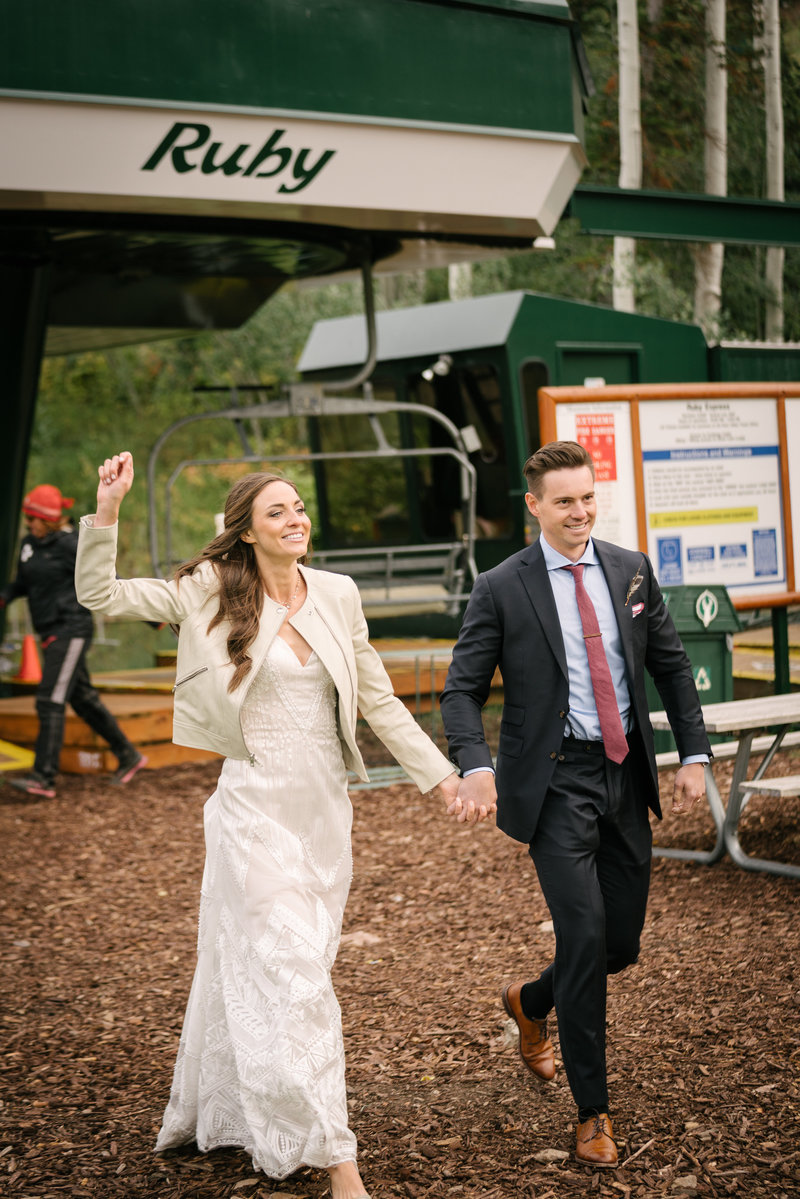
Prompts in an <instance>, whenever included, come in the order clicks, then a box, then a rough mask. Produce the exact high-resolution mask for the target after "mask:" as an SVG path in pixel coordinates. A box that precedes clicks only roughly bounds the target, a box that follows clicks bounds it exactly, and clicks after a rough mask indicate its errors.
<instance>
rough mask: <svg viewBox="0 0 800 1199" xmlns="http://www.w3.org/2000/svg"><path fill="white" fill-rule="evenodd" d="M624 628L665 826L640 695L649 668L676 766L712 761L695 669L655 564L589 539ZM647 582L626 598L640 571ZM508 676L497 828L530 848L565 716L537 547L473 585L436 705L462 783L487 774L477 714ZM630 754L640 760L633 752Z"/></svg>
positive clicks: (650, 775) (552, 613)
mask: <svg viewBox="0 0 800 1199" xmlns="http://www.w3.org/2000/svg"><path fill="white" fill-rule="evenodd" d="M594 546H595V549H596V551H597V557H598V559H599V561H600V565H601V567H602V570H603V573H604V575H605V577H606V580H607V582H608V589H609V592H610V595H611V601H612V604H613V606H614V611H615V613H616V617H617V624H618V625H619V630H620V635H621V639H622V651H623V654H624V658H625V673H626V676H627V682H628V687H629V688H630V694H631V703H632V718H633V729H632V731H633V732H634V734H638V737H637V736H634V743H635V742H636V741H637V740H638V741H639V742H640V746H639V748H640V751H641V752H639V753H636V760H637V761H638V762H639V763H640V764H641V765H640V774H641V789H642V799H643V802H646V803H647V804H648V805H649V807H650V808H652V810H653V811H654V812H655V813H656V815H657V816H658V817H659V818H660V817H661V806H660V804H659V799H658V772H657V768H656V760H655V748H654V744H653V730H652V728H651V725H650V719H649V712H648V705H647V699H646V695H645V675H644V672H645V670H647V671H648V672H649V673H650V674H651V675H652V676H653V680H654V682H655V685H656V688H657V690H658V693H659V695H660V696H661V699H662V702H663V704H664V708H665V710H666V712H667V715H668V716H669V720H670V725H671V727H672V731H673V734H674V736H675V741H676V744H677V746H678V752H679V753H680V755H681V757H682V758H684V757H688V756H689V755H691V754H708V755H709V756H711V747H710V745H709V741H708V737H707V735H706V731H705V727H704V725H703V717H702V711H701V707H700V701H699V699H698V695H697V688H696V686H695V682H694V678H693V676H692V668H691V663H690V662H689V659H688V657H687V655H686V651H685V650H684V648H683V645H682V643H681V640H680V638H679V637H678V634H677V632H676V629H675V625H674V624H673V621H672V618H671V616H670V615H669V612H668V611H667V608H666V605H665V603H664V599H663V596H662V594H661V591H660V589H659V586H658V582H657V581H656V578H655V575H654V573H653V567H652V564H651V562H650V560H649V558H647V556H646V555H645V556H643V555H642V554H641V552H640V551H638V550H636V551H634V550H626V549H622V548H621V547H620V546H616V545H612V544H611V543H610V542H607V541H597V540H595V541H594ZM637 571H638V573H639V574H641V575H642V582H641V583H640V584H639V586H638V588H637V589H636V591H634V592H633V594H632V595H631V597H630V599H629V600H628V603H627V604H626V602H625V601H626V598H627V596H628V590H629V588H630V585H631V582H632V580H633V578H634V576H635V575H636V573H637ZM497 667H499V668H500V672H501V674H502V677H503V713H502V719H501V724H500V739H499V744H498V754H497V793H498V801H497V824H498V827H499V828H501V829H502V830H503V831H504V832H506V833H508V834H509V836H511V837H513V838H515V840H517V841H523V842H529V841H530V840H531V838H532V837H533V834H534V831H535V829H536V823H537V820H538V818H539V813H540V811H541V808H542V804H543V802H544V798H545V795H546V793H547V789H548V786H549V784H550V779H551V777H552V774H553V771H554V770H555V767H556V762H557V760H558V753H559V748H560V745H561V740H562V737H563V735H564V727H565V722H566V718H567V715H568V713H569V677H568V672H567V658H566V653H565V650H564V642H563V639H562V636H561V626H560V623H559V619H558V612H557V609H556V604H555V600H554V599H553V591H552V588H551V586H550V581H549V579H548V577H547V567H546V565H545V561H544V555H543V554H542V550H541V546H540V544H539V542H538V541H536V542H535V543H534V544H533V545H531V546H528V547H526V548H525V549H524V550H520V552H519V553H517V554H513V555H512V556H511V557H510V558H507V559H506V561H505V562H502V563H500V565H499V566H495V567H494V568H493V569H492V570H488V571H486V572H485V573H484V574H481V575H479V576H478V578H477V579H476V581H475V585H474V587H473V589H472V594H471V595H470V599H469V603H468V604H467V609H466V612H465V614H464V621H463V624H462V626H461V632H460V633H459V637H458V641H457V643H456V646H455V649H454V651H453V661H452V664H451V666H450V669H449V671H448V674H447V681H446V683H445V687H444V691H443V692H442V695H441V698H440V705H441V712H442V720H443V722H444V729H445V734H446V736H447V741H448V747H449V751H450V757H451V759H452V761H453V762H454V763H455V764H456V766H457V767H458V769H459V770H460V771H461V773H462V774H463V773H464V771H466V770H470V769H472V768H473V767H475V766H491V765H492V755H491V751H490V749H489V746H488V744H487V742H486V737H485V734H484V729H483V721H482V717H481V709H482V708H483V705H484V704H485V703H486V700H487V698H488V695H489V690H490V687H491V683H492V678H493V676H494V673H495V669H496V668H497ZM632 752H635V748H634V750H633V751H632Z"/></svg>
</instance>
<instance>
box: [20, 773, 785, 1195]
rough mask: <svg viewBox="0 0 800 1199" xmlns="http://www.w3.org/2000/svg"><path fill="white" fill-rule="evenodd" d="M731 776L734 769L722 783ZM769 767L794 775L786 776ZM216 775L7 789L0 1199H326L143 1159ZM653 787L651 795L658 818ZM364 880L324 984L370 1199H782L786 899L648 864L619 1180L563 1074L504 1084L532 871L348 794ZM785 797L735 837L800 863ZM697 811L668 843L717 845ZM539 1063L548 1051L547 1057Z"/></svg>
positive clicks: (616, 1019) (226, 1172)
mask: <svg viewBox="0 0 800 1199" xmlns="http://www.w3.org/2000/svg"><path fill="white" fill-rule="evenodd" d="M716 769H717V770H718V771H719V772H720V773H721V774H722V775H725V774H726V773H727V774H728V776H729V772H730V764H727V765H726V764H725V763H722V764H720V765H718V766H717V768H716ZM772 769H773V771H775V772H783V773H792V772H797V771H798V769H800V757H798V755H797V754H796V753H795V755H794V757H793V755H792V754H791V753H786V754H783V755H782V756H781V757H780V758H779V759H776V761H775V762H774V763H773V767H772ZM217 772H218V767H217V766H216V764H214V763H212V764H209V765H203V766H192V767H186V766H183V767H171V768H166V769H163V770H160V771H153V772H144V773H143V774H141V775H139V776H137V778H136V780H135V781H134V783H132V784H131V785H130V786H129V787H127V788H114V787H109V786H108V785H107V783H106V781H105V780H103V779H100V778H97V777H93V776H84V777H63V778H62V779H61V780H60V783H59V790H58V797H57V799H56V800H53V801H46V802H40V803H32V802H30V801H27V800H25V799H24V798H23V797H21V796H18V795H17V793H16V792H12V790H11V788H9V787H7V786H3V785H2V784H0V846H1V847H2V849H1V850H0V852H1V853H2V861H3V865H2V906H3V910H2V919H1V920H0V923H1V924H2V950H1V952H2V974H0V1012H1V1019H2V1028H1V1029H0V1036H1V1037H2V1041H1V1042H0V1051H1V1052H2V1070H3V1074H2V1083H1V1086H2V1092H1V1094H2V1107H1V1108H0V1194H2V1195H4V1196H5V1195H7V1196H9V1199H54V1197H56V1196H100V1197H102V1199H105V1197H107V1196H108V1197H112V1196H113V1197H117V1196H119V1197H120V1199H126V1197H128V1196H130V1197H132V1199H133V1197H135V1196H139V1195H147V1196H160V1197H163V1199H189V1197H192V1199H222V1197H227V1196H243V1197H244V1199H250V1197H252V1199H267V1196H270V1195H274V1194H280V1195H287V1196H294V1197H296V1199H299V1197H300V1196H308V1197H310V1199H317V1197H319V1196H322V1195H323V1194H324V1193H325V1191H326V1188H327V1175H326V1174H324V1172H321V1171H315V1170H302V1171H300V1172H299V1173H297V1174H295V1175H293V1176H292V1177H291V1178H290V1179H287V1180H285V1181H283V1182H280V1183H278V1182H272V1181H270V1180H269V1179H266V1178H265V1177H264V1175H263V1174H258V1173H256V1172H254V1170H253V1168H252V1164H251V1163H250V1161H249V1159H248V1158H247V1156H246V1155H245V1154H243V1153H242V1152H240V1151H238V1150H235V1149H231V1150H224V1151H217V1152H214V1153H211V1154H209V1155H202V1154H199V1153H198V1152H197V1150H196V1148H195V1147H194V1146H187V1147H185V1148H183V1149H180V1150H175V1151H172V1152H169V1153H167V1154H165V1155H163V1156H155V1155H154V1154H153V1152H152V1147H153V1142H154V1139H155V1135H156V1132H157V1129H158V1126H159V1123H160V1116H161V1112H162V1110H163V1107H164V1105H165V1102H166V1099H167V1095H168V1091H169V1085H170V1079H171V1073H172V1065H173V1061H174V1057H175V1052H176V1048H177V1041H178V1035H179V1031H180V1025H181V1021H182V1017H183V1009H184V1004H185V1001H186V997H187V994H188V990H189V984H190V980H191V975H192V970H193V963H194V952H195V934H196V912H197V898H198V891H199V886H200V877H201V871H202V861H203V846H202V803H203V800H204V799H205V798H206V797H207V796H208V795H209V794H210V792H211V791H212V790H213V788H214V784H215V779H216V775H217ZM671 780H672V776H671V775H669V774H664V776H663V794H664V798H665V800H667V798H668V796H669V794H670V790H671ZM353 800H354V805H355V808H356V819H355V830H354V851H355V879H354V883H353V890H352V894H351V899H350V903H349V906H348V909H347V913H346V918H345V929H344V937H343V943H342V949H341V952H340V955H339V959H338V962H337V965H336V973H335V982H336V989H337V994H338V996H339V999H340V1002H341V1004H342V1008H343V1014H344V1026H345V1037H346V1047H347V1054H348V1080H349V1095H350V1102H351V1117H352V1126H353V1128H354V1130H355V1132H356V1134H357V1136H358V1139H359V1144H360V1159H361V1168H362V1174H363V1176H364V1178H365V1181H366V1182H367V1186H368V1188H369V1190H370V1192H371V1193H372V1195H373V1199H390V1197H391V1199H394V1197H398V1199H419V1197H422V1196H431V1197H433V1199H439V1197H441V1199H444V1197H445V1196H457V1197H459V1199H476V1197H478V1196H480V1197H481V1199H500V1197H502V1199H505V1197H507V1196H522V1197H526V1199H562V1197H564V1199H572V1197H577V1196H585V1195H596V1196H604V1197H608V1196H615V1197H619V1196H620V1195H623V1196H625V1197H626V1199H627V1197H628V1196H676V1195H695V1194H696V1195H699V1196H724V1195H737V1196H748V1197H750V1196H758V1195H769V1196H775V1197H776V1199H795V1197H796V1196H798V1195H800V1081H799V1074H798V1066H800V980H799V979H798V972H797V961H798V948H799V947H800V908H799V906H798V905H799V903H800V884H799V883H798V882H796V881H792V880H789V879H784V878H778V877H774V876H768V875H765V874H753V873H748V872H746V871H743V870H741V869H739V868H738V867H736V866H734V865H733V864H732V863H731V862H730V861H729V860H726V861H723V862H722V863H720V864H718V865H716V866H714V867H711V868H709V867H704V866H698V865H695V864H692V863H687V862H683V861H676V860H672V859H666V858H657V859H656V860H655V862H654V867H653V883H652V896H651V902H650V908H649V915H648V922H647V927H646V930H645V935H644V942H643V949H642V956H641V959H640V962H639V964H638V965H637V966H635V967H633V968H632V969H630V970H628V971H627V972H626V973H625V974H623V975H621V976H620V977H618V978H615V979H612V980H611V984H610V1002H609V1040H610V1053H609V1066H610V1071H611V1087H612V1095H613V1116H614V1122H615V1127H616V1130H617V1133H618V1138H619V1141H620V1150H621V1161H622V1166H621V1168H620V1169H619V1170H617V1171H616V1172H609V1171H606V1172H593V1171H592V1170H590V1169H586V1168H583V1167H580V1166H578V1165H577V1164H576V1163H575V1161H574V1160H573V1158H572V1149H573V1145H574V1109H573V1106H572V1102H571V1099H570V1096H569V1092H568V1089H567V1086H566V1082H565V1080H564V1077H563V1071H559V1074H558V1075H557V1077H556V1080H555V1082H554V1083H551V1084H539V1083H537V1082H536V1080H534V1079H533V1078H532V1076H530V1075H528V1074H526V1072H525V1071H524V1069H523V1068H522V1066H521V1063H520V1062H519V1059H518V1056H517V1051H516V1043H515V1040H514V1038H513V1037H511V1036H510V1035H509V1030H508V1028H507V1019H506V1017H505V1014H504V1012H503V1010H502V1008H501V1006H500V1003H499V994H500V991H501V989H502V987H503V985H504V984H505V983H506V982H508V981H511V980H514V979H517V978H521V977H527V976H530V975H532V974H534V973H535V972H537V971H538V969H539V968H540V966H541V965H542V964H543V963H545V962H546V961H547V960H548V958H549V956H550V955H551V952H552V948H553V936H552V932H551V930H550V927H549V924H548V913H547V910H546V908H545V905H544V902H543V900H542V897H541V893H540V891H539V889H538V886H537V884H536V881H535V875H534V872H533V867H532V866H531V864H530V862H529V859H528V857H527V853H526V850H525V848H524V847H523V846H519V845H517V844H515V843H514V842H512V841H510V840H509V839H508V838H506V837H505V836H503V834H501V833H499V832H498V831H497V830H496V829H495V828H493V827H490V826H487V825H483V826H479V827H477V828H465V827H463V826H462V827H456V826H455V825H452V824H451V823H450V822H449V821H447V820H446V819H445V818H444V817H443V815H442V814H441V811H440V809H439V807H438V806H437V805H436V804H432V803H431V802H430V801H426V800H425V799H423V798H422V797H421V796H420V795H419V793H418V792H417V790H416V788H414V787H412V786H409V785H399V786H393V787H386V788H384V789H382V790H375V791H360V792H354V793H353ZM799 807H800V805H798V802H797V801H783V802H781V801H778V800H775V801H772V800H763V799H759V800H754V801H753V803H752V804H751V806H750V808H749V809H748V811H747V813H746V816H745V819H744V824H743V828H744V833H743V842H744V844H745V846H746V848H747V849H748V850H749V851H750V852H753V853H756V854H758V855H759V856H761V857H770V858H782V859H783V860H787V861H800V823H799V822H798V819H797V817H798V808H799ZM711 833H712V823H711V819H710V816H709V814H708V811H707V809H706V808H705V807H703V809H702V810H697V812H696V813H692V814H691V815H690V816H688V817H683V818H678V817H672V816H667V818H666V819H665V821H664V822H663V824H662V825H659V826H658V828H657V830H656V836H657V840H658V841H659V842H660V843H661V844H662V845H673V846H679V847H684V848H703V847H706V846H708V845H710V844H711V842H712V841H713V837H712V835H711ZM556 1051H557V1054H558V1042H557V1040H556Z"/></svg>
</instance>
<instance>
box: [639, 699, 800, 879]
mask: <svg viewBox="0 0 800 1199" xmlns="http://www.w3.org/2000/svg"><path fill="white" fill-rule="evenodd" d="M703 720H704V721H705V726H706V729H707V731H708V732H709V733H734V734H736V736H737V738H738V747H737V750H736V758H735V760H734V765H733V777H732V778H731V785H730V788H729V791H728V795H727V797H726V799H727V802H726V801H724V800H723V798H722V796H721V794H720V791H719V787H718V786H717V781H716V778H715V777H714V769H713V763H709V765H708V766H707V767H706V795H707V798H708V806H709V807H710V809H711V814H712V816H713V817H714V824H715V826H716V830H717V836H716V843H715V845H714V848H713V849H712V850H710V851H705V850H694V849H663V848H660V847H659V848H658V850H657V851H654V852H658V854H659V855H660V856H662V857H674V858H684V859H687V860H691V861H697V862H703V863H705V864H706V865H710V864H711V863H713V862H718V861H719V860H720V858H722V857H723V856H724V854H725V853H726V852H727V853H728V854H730V856H731V858H732V859H733V860H734V862H736V864H737V865H738V866H742V867H744V869H745V870H757V871H764V872H766V873H768V874H780V875H783V876H785V877H786V878H800V866H793V865H790V864H788V863H786V862H773V861H768V860H767V859H765V858H754V857H751V856H750V855H749V854H747V853H745V851H744V850H743V849H742V847H741V845H740V843H739V820H740V818H741V815H742V812H743V811H744V808H745V806H746V804H747V803H748V801H749V799H750V796H751V794H752V790H751V789H748V790H743V789H742V784H743V783H744V782H745V780H746V779H747V774H748V770H749V768H750V758H751V754H752V750H753V739H754V737H755V735H756V733H757V732H758V731H759V730H760V729H768V730H769V732H770V734H771V736H772V742H771V744H770V745H769V746H768V748H767V750H766V753H765V754H764V757H763V759H762V760H761V762H760V763H759V766H758V768H757V770H756V771H755V773H754V775H753V779H752V780H750V781H755V780H757V779H761V778H763V777H764V775H765V774H766V772H767V770H768V769H769V766H770V763H771V762H772V760H773V758H774V757H775V754H776V753H777V752H778V750H779V749H780V747H781V744H782V742H783V739H784V737H785V736H786V734H787V732H788V731H789V729H790V728H791V727H792V726H793V725H798V724H800V691H791V692H788V693H786V694H784V695H763V696H760V697H758V698H756V699H738V700H731V701H730V702H728V703H721V704H706V705H704V707H703ZM650 723H651V724H652V726H653V728H654V729H668V728H669V727H670V726H669V721H668V720H667V714H666V712H651V713H650Z"/></svg>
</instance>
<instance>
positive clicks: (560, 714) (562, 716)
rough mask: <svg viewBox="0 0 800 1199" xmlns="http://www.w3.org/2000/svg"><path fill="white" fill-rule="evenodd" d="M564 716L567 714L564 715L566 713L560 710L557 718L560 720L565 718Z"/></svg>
mask: <svg viewBox="0 0 800 1199" xmlns="http://www.w3.org/2000/svg"><path fill="white" fill-rule="evenodd" d="M566 714H567V713H566V711H564V710H562V711H561V712H559V716H560V717H561V719H562V720H563V719H564V717H565V716H566Z"/></svg>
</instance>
